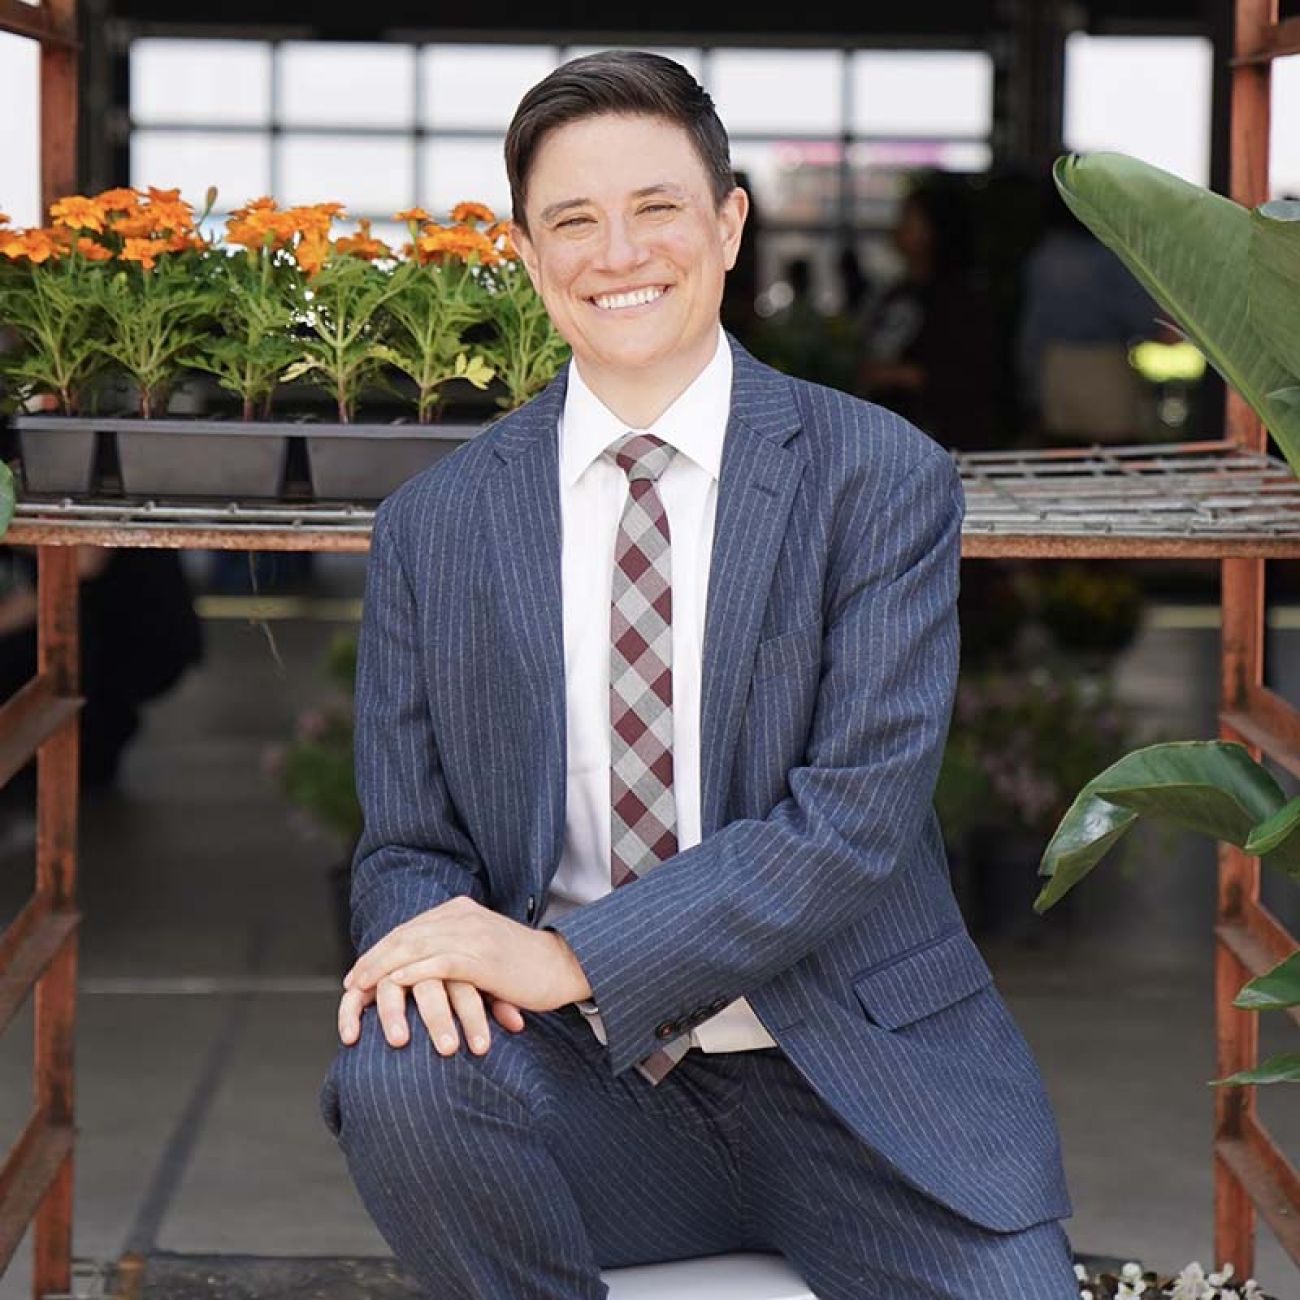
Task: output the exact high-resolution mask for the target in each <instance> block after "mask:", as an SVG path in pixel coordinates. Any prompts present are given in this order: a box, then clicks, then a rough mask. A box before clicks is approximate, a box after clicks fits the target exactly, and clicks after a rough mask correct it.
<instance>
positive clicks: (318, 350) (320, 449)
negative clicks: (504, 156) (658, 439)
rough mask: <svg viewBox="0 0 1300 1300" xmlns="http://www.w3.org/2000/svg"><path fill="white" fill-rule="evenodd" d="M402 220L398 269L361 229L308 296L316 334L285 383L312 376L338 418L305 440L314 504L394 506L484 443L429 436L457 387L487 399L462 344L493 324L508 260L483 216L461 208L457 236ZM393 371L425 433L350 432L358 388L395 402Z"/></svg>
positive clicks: (444, 434)
mask: <svg viewBox="0 0 1300 1300" xmlns="http://www.w3.org/2000/svg"><path fill="white" fill-rule="evenodd" d="M397 217H398V218H399V219H400V220H403V221H405V222H406V223H407V227H408V229H409V230H410V232H411V240H410V242H409V243H407V244H406V245H404V246H403V248H402V256H401V257H400V258H399V257H398V256H397V255H396V254H394V253H393V251H392V250H391V249H389V248H388V247H387V245H385V244H384V243H383V242H382V241H381V240H378V239H374V238H372V237H371V235H370V230H369V223H367V222H364V221H363V222H362V223H361V230H360V233H359V234H358V235H357V236H355V237H354V238H353V239H351V240H348V239H340V240H338V241H337V242H336V244H335V246H334V248H333V250H329V249H326V250H325V251H324V252H323V253H322V256H321V260H320V262H319V264H318V265H316V266H315V267H310V268H308V279H307V281H306V282H305V283H304V284H303V285H302V289H303V294H302V304H301V308H300V316H301V318H302V319H304V320H306V321H307V322H308V323H309V335H308V337H307V338H306V340H305V341H304V342H302V343H301V344H300V359H298V360H297V361H295V362H294V363H293V364H292V365H291V366H290V367H289V369H288V370H287V371H286V372H285V375H284V378H285V379H294V378H298V377H300V376H306V377H307V378H309V379H310V380H311V381H312V382H314V383H316V384H318V385H319V386H321V387H323V388H325V389H326V390H327V391H328V392H329V393H330V394H331V396H332V398H333V399H334V400H335V402H336V403H337V410H338V424H337V425H335V426H334V427H332V428H324V427H317V428H313V429H312V430H311V431H310V432H309V433H308V435H307V455H308V458H309V461H310V465H311V475H312V483H313V485H314V488H315V492H316V496H317V497H318V498H337V499H344V500H347V499H357V498H370V499H376V498H380V497H384V496H387V494H388V493H389V492H391V491H392V490H393V489H394V488H395V487H397V486H398V485H399V484H401V483H402V482H404V481H405V480H406V479H408V478H410V477H411V475H412V474H415V473H418V472H419V471H420V470H421V469H423V468H425V467H426V466H428V465H430V464H433V463H434V462H435V461H437V460H440V459H441V458H442V457H443V456H446V455H449V454H450V453H451V452H452V451H454V450H455V449H456V448H457V447H458V446H459V445H460V444H461V443H462V442H464V441H465V440H466V439H467V438H471V437H473V436H474V435H475V434H476V433H477V432H478V431H479V426H477V425H457V426H446V425H443V426H440V427H438V428H429V427H428V426H430V425H431V424H432V423H433V421H434V419H435V417H437V416H439V415H440V414H441V404H442V400H443V397H444V394H445V391H446V388H447V385H449V384H450V383H451V382H452V381H454V380H463V381H465V382H466V383H468V384H470V385H472V386H473V387H474V388H477V389H480V390H482V389H484V388H486V387H487V385H488V383H489V381H490V380H491V379H492V378H493V370H492V367H491V366H489V365H488V364H487V362H486V361H485V359H484V357H483V354H482V351H481V350H480V349H477V348H475V347H474V346H473V345H471V344H470V343H469V342H468V341H467V338H466V335H467V334H468V333H469V332H470V331H471V330H472V329H473V328H474V327H475V326H478V325H480V324H481V323H483V322H485V321H488V320H490V319H492V318H493V305H494V304H493V299H492V293H491V289H492V283H491V280H490V279H489V277H488V271H489V268H491V267H492V266H494V265H495V264H496V263H497V262H499V261H502V260H505V258H506V257H507V256H513V250H509V249H508V241H506V239H505V236H504V232H503V230H502V229H501V228H499V227H497V226H496V225H495V218H494V217H493V214H492V213H491V211H490V210H489V209H487V208H485V207H484V206H483V205H482V204H478V203H461V204H458V205H457V206H456V207H455V208H454V209H453V210H452V213H451V221H452V224H451V225H450V226H442V225H439V224H438V223H437V222H435V221H434V220H433V219H432V218H431V217H430V216H429V214H428V213H427V212H425V211H424V210H423V209H422V208H410V209H407V210H406V211H404V212H399V213H398V214H397ZM482 223H491V228H490V230H488V231H484V230H480V229H479V226H480V224H482ZM381 265H382V266H383V267H384V268H385V269H380V266H381ZM388 371H392V372H395V373H396V374H397V375H399V376H401V377H402V378H404V379H405V380H406V381H408V383H409V385H410V386H411V387H412V388H413V389H414V393H415V410H416V420H417V425H418V426H420V427H418V428H412V427H411V426H410V425H409V424H390V425H371V426H367V427H366V428H365V429H356V428H355V427H351V426H352V416H353V414H354V411H355V407H356V402H357V399H358V396H359V394H360V392H361V390H362V389H363V388H365V387H366V386H367V385H372V386H374V385H378V386H383V387H386V388H389V389H390V390H391V391H397V390H395V389H393V386H392V384H391V383H390V382H388V381H387V378H386V372H388ZM374 439H380V440H382V443H383V454H382V456H381V455H376V454H375V452H376V449H375V446H374V441H373V440H374Z"/></svg>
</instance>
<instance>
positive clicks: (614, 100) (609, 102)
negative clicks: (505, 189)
mask: <svg viewBox="0 0 1300 1300" xmlns="http://www.w3.org/2000/svg"><path fill="white" fill-rule="evenodd" d="M601 113H622V114H628V115H641V114H644V115H646V116H649V117H658V118H662V119H664V120H665V121H667V122H672V123H674V124H675V125H677V126H680V127H681V128H682V129H683V130H684V131H685V132H686V134H687V135H689V136H690V138H691V143H692V144H693V145H694V146H695V149H696V152H697V153H698V154H699V156H700V161H701V162H702V163H703V164H704V170H705V171H706V172H707V173H708V176H709V187H710V189H711V190H712V191H713V200H714V202H715V203H716V204H717V205H718V206H719V207H720V206H721V205H722V201H723V200H724V199H725V198H726V197H727V195H728V194H730V193H731V191H732V190H733V189H735V187H736V178H735V175H734V174H733V172H732V170H731V149H730V146H729V144H728V141H727V132H726V130H725V129H724V128H723V125H722V123H721V121H720V120H719V119H718V114H717V112H716V110H715V109H714V107H713V100H712V99H711V98H710V97H709V94H708V92H707V91H706V90H705V89H704V87H703V86H701V85H700V83H699V82H698V81H696V80H695V78H694V77H692V76H691V74H690V73H689V72H688V71H687V70H686V69H685V68H684V67H682V65H681V64H680V63H675V62H674V61H673V60H672V59H666V58H664V56H663V55H662V54H651V53H649V52H648V51H646V50H607V51H602V52H601V53H599V54H585V55H583V56H582V57H581V58H577V59H570V60H569V62H568V63H562V64H561V65H560V66H559V67H558V68H556V69H555V71H554V72H552V73H550V74H549V75H548V76H546V77H544V78H543V79H542V80H541V81H539V82H538V83H537V84H536V85H535V86H534V87H533V88H532V89H531V90H529V91H528V93H527V94H525V95H524V97H523V99H521V100H520V101H519V107H518V108H516V109H515V115H514V117H513V118H512V119H511V121H510V126H509V129H508V130H507V131H506V175H507V177H508V178H509V180H510V203H511V208H512V210H513V213H514V218H515V221H516V222H518V223H519V225H520V226H521V227H522V228H523V229H524V230H527V229H528V221H527V218H526V216H525V212H524V201H525V199H526V197H527V192H528V175H529V172H530V171H531V170H532V166H533V161H534V159H535V158H536V157H537V151H538V149H539V148H540V147H541V144H542V141H543V140H544V139H545V138H546V136H547V135H548V134H549V133H550V132H551V131H554V130H555V129H556V128H557V127H561V126H565V125H567V124H568V123H569V122H577V121H580V120H581V119H582V118H586V117H595V116H597V115H598V114H601Z"/></svg>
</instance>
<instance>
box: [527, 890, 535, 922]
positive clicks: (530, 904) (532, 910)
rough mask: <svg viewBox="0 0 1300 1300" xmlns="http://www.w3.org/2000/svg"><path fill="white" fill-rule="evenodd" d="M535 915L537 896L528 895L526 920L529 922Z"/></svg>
mask: <svg viewBox="0 0 1300 1300" xmlns="http://www.w3.org/2000/svg"><path fill="white" fill-rule="evenodd" d="M536 915H537V895H536V894H529V895H528V912H527V917H526V919H527V920H529V921H531V920H532V919H533V917H535V916H536Z"/></svg>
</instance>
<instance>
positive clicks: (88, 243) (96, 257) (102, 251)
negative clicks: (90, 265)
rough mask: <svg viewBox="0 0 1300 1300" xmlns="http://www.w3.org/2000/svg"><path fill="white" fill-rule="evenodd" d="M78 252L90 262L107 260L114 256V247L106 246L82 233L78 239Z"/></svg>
mask: <svg viewBox="0 0 1300 1300" xmlns="http://www.w3.org/2000/svg"><path fill="white" fill-rule="evenodd" d="M77 252H79V253H80V254H81V255H82V257H84V258H85V259H86V261H88V262H107V261H108V260H109V259H110V258H111V257H112V256H113V251H112V249H109V248H105V247H104V245H103V244H97V243H96V242H95V241H94V240H93V239H89V238H87V236H85V235H82V236H81V238H80V239H78V240H77Z"/></svg>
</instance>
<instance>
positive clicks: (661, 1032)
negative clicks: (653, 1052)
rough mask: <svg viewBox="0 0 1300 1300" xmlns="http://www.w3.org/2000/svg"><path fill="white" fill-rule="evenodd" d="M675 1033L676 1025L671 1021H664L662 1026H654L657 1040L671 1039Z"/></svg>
mask: <svg viewBox="0 0 1300 1300" xmlns="http://www.w3.org/2000/svg"><path fill="white" fill-rule="evenodd" d="M676 1033H677V1025H676V1024H675V1023H674V1022H673V1021H671V1020H665V1021H664V1022H663V1023H662V1024H660V1025H656V1026H655V1037H656V1038H659V1039H668V1038H672V1037H673V1035H674V1034H676Z"/></svg>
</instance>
